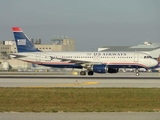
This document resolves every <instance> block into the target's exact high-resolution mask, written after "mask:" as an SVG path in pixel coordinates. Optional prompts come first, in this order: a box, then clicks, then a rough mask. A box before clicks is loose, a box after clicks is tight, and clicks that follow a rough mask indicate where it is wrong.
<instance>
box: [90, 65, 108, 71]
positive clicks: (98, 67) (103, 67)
mask: <svg viewBox="0 0 160 120" xmlns="http://www.w3.org/2000/svg"><path fill="white" fill-rule="evenodd" d="M106 68H107V66H106V65H104V64H101V65H93V66H92V70H93V72H95V73H106V71H107V69H106Z"/></svg>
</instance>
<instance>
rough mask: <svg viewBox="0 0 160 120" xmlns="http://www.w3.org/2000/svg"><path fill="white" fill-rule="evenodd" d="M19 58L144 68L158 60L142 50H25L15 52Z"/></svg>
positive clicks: (45, 62)
mask: <svg viewBox="0 0 160 120" xmlns="http://www.w3.org/2000/svg"><path fill="white" fill-rule="evenodd" d="M13 56H14V57H15V56H19V57H17V59H19V60H23V61H26V62H31V63H35V64H41V65H43V64H51V65H68V64H76V63H77V64H83V62H84V63H85V64H106V65H121V66H122V67H123V65H124V66H125V67H126V66H128V67H129V68H130V66H132V65H137V66H140V67H143V68H150V67H154V66H156V65H157V64H158V62H157V61H156V60H154V59H153V58H151V57H150V56H148V54H145V53H141V52H23V53H14V54H13Z"/></svg>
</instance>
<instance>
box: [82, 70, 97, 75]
mask: <svg viewBox="0 0 160 120" xmlns="http://www.w3.org/2000/svg"><path fill="white" fill-rule="evenodd" d="M93 74H94V72H93V71H88V75H93ZM80 75H86V71H81V72H80Z"/></svg>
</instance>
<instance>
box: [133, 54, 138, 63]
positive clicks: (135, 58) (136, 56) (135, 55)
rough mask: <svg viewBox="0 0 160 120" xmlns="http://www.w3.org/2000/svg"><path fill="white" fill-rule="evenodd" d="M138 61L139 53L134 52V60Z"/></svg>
mask: <svg viewBox="0 0 160 120" xmlns="http://www.w3.org/2000/svg"><path fill="white" fill-rule="evenodd" d="M138 61H139V53H138V52H135V53H134V62H138Z"/></svg>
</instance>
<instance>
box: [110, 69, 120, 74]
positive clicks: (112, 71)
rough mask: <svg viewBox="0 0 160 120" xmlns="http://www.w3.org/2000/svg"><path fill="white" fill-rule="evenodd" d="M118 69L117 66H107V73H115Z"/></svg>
mask: <svg viewBox="0 0 160 120" xmlns="http://www.w3.org/2000/svg"><path fill="white" fill-rule="evenodd" d="M118 70H119V69H118V68H108V73H117V72H118Z"/></svg>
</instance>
